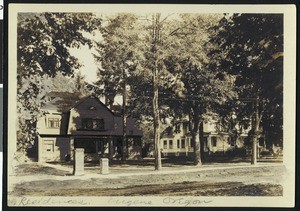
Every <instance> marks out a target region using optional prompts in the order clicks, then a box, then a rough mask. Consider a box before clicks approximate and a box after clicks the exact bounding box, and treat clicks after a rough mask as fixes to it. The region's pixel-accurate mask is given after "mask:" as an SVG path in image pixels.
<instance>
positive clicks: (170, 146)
mask: <svg viewBox="0 0 300 211" xmlns="http://www.w3.org/2000/svg"><path fill="white" fill-rule="evenodd" d="M169 148H170V149H173V140H169Z"/></svg>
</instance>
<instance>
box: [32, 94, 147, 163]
mask: <svg viewBox="0 0 300 211" xmlns="http://www.w3.org/2000/svg"><path fill="white" fill-rule="evenodd" d="M44 113H45V115H44V116H43V117H42V118H40V119H39V120H38V122H37V131H38V134H39V135H38V161H39V162H47V161H63V160H69V159H73V153H74V149H75V148H84V152H85V155H86V159H95V158H99V157H109V158H114V157H121V154H122V140H123V121H122V117H121V116H118V115H116V114H114V113H113V112H112V111H111V110H110V109H109V108H108V107H107V106H105V105H104V104H103V103H102V102H101V101H100V100H99V99H98V98H96V97H94V96H89V97H86V98H83V99H81V100H80V101H79V102H77V103H76V104H75V105H73V106H72V107H71V108H69V109H68V110H66V111H58V109H57V108H56V107H55V106H52V107H51V106H48V107H47V106H45V108H44ZM126 135H127V143H126V149H127V157H128V159H135V158H139V157H140V156H141V144H142V143H141V137H142V131H141V130H140V129H138V127H137V126H136V125H135V119H133V118H129V117H128V118H127V131H126Z"/></svg>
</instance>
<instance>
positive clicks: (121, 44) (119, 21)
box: [95, 13, 142, 160]
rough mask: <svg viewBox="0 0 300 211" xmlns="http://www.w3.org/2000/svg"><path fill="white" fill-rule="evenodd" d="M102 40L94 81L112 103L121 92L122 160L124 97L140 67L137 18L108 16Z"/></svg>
mask: <svg viewBox="0 0 300 211" xmlns="http://www.w3.org/2000/svg"><path fill="white" fill-rule="evenodd" d="M101 33H102V37H103V40H102V41H101V42H99V43H98V44H97V48H96V50H97V52H98V53H97V55H95V58H96V61H97V62H98V63H99V65H101V66H100V68H98V76H99V80H98V81H97V82H96V83H95V85H96V86H97V87H98V89H97V90H98V94H100V95H101V94H102V95H104V96H105V97H106V100H107V104H109V105H112V104H113V103H114V99H115V97H116V96H117V95H118V94H119V95H122V98H123V99H122V100H123V103H122V117H123V142H122V146H123V147H122V148H123V150H122V159H123V160H125V159H126V154H127V153H126V143H127V142H126V140H127V134H126V131H127V122H126V119H127V116H128V114H127V113H128V112H127V106H128V105H127V101H128V100H127V98H128V95H129V93H128V92H129V87H130V84H129V82H130V78H131V77H134V75H135V74H136V72H137V71H139V70H140V65H139V61H140V60H142V58H141V56H142V54H141V53H140V49H141V42H140V36H139V23H138V17H137V16H136V15H134V14H129V13H121V14H117V15H115V16H110V17H107V19H106V21H105V25H104V26H103V28H102V29H101Z"/></svg>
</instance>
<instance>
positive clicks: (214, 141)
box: [211, 136, 217, 147]
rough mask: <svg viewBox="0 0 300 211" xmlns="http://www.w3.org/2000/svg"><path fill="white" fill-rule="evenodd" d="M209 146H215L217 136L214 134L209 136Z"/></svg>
mask: <svg viewBox="0 0 300 211" xmlns="http://www.w3.org/2000/svg"><path fill="white" fill-rule="evenodd" d="M211 146H213V147H216V146H217V137H216V136H213V137H211Z"/></svg>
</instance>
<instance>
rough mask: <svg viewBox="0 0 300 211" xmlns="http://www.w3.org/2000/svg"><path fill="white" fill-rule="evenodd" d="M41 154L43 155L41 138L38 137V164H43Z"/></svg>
mask: <svg viewBox="0 0 300 211" xmlns="http://www.w3.org/2000/svg"><path fill="white" fill-rule="evenodd" d="M42 153H43V138H41V137H40V136H38V162H39V163H40V162H43V161H42Z"/></svg>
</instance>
